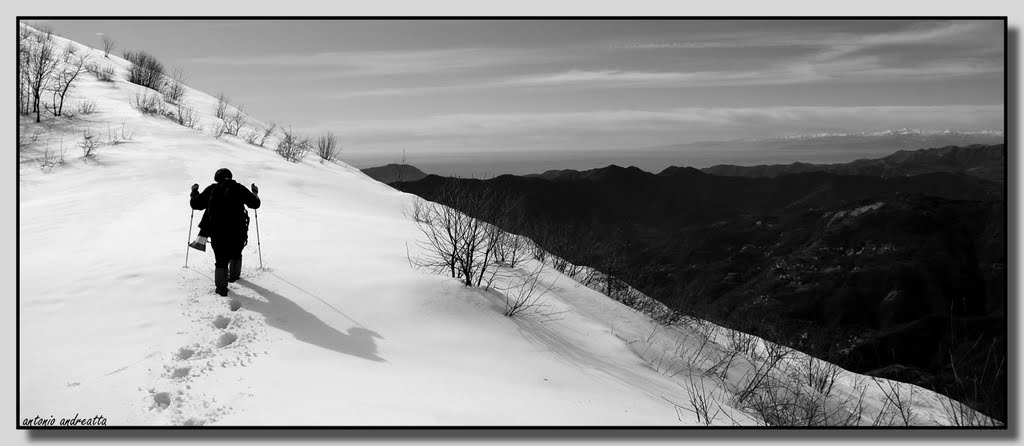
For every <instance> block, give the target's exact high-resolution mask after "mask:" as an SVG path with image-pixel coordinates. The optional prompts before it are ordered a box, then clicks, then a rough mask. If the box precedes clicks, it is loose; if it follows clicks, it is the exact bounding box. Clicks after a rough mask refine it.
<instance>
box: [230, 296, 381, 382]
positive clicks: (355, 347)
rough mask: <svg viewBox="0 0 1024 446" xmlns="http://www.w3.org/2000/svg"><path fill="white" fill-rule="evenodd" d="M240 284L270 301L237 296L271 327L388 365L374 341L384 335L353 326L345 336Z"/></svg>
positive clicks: (283, 302) (281, 298)
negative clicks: (379, 354)
mask: <svg viewBox="0 0 1024 446" xmlns="http://www.w3.org/2000/svg"><path fill="white" fill-rule="evenodd" d="M236 283H238V284H241V285H243V286H245V287H246V288H249V289H250V290H253V291H254V292H256V294H259V295H260V296H262V297H263V298H264V299H266V300H267V301H266V302H261V301H258V300H255V299H251V298H248V297H245V296H242V295H240V294H237V293H234V294H235V295H236V296H237V297H238V298H239V299H240V300H241V302H242V306H243V307H244V308H246V309H248V310H252V311H256V312H259V313H263V316H264V318H266V320H267V323H268V324H270V326H271V327H276V328H280V329H282V330H284V331H287V332H290V333H292V335H294V336H295V339H298V340H300V341H303V342H308V343H310V344H313V345H315V346H317V347H323V348H326V349H328V350H334V351H336V352H338V353H344V354H347V355H352V356H357V357H360V358H363V359H368V360H371V361H377V362H384V358H381V357H380V356H377V344H376V343H375V342H374V338H380V337H381V336H380V335H379V334H377V333H375V332H374V331H373V330H368V329H366V328H363V327H352V328H349V329H348V333H342V332H341V331H338V330H337V329H335V328H334V327H331V326H330V325H327V323H326V322H324V321H322V320H320V318H318V317H316V316H314V315H313V314H312V313H310V312H308V311H306V310H304V309H303V308H302V307H300V306H299V305H297V304H296V303H294V302H292V301H291V300H289V299H288V298H286V297H284V296H282V295H280V294H277V293H275V292H273V291H270V290H268V289H266V288H263V287H261V286H259V285H256V284H254V283H252V282H249V281H248V280H245V279H238V281H237V282H236Z"/></svg>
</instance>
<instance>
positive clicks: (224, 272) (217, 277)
mask: <svg viewBox="0 0 1024 446" xmlns="http://www.w3.org/2000/svg"><path fill="white" fill-rule="evenodd" d="M213 283H214V285H216V286H217V294H219V295H221V296H227V295H228V269H227V268H217V269H216V270H214V271H213Z"/></svg>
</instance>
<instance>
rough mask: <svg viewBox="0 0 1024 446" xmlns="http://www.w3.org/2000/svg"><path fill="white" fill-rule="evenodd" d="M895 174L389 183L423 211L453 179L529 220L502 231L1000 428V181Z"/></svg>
mask: <svg viewBox="0 0 1024 446" xmlns="http://www.w3.org/2000/svg"><path fill="white" fill-rule="evenodd" d="M996 147H998V148H995V147H992V148H983V147H974V148H968V149H965V150H960V149H959V148H943V149H934V151H923V152H922V153H914V152H911V153H905V152H898V153H896V154H894V155H892V156H890V157H886V159H888V161H887V162H886V163H888V164H886V165H890V166H891V165H900V166H904V167H903V169H904V172H911V171H913V169H912V168H911V167H909V166H910V165H912V164H913V165H918V166H923V165H938V164H941V163H942V161H937V160H942V159H946V160H958V161H956V162H958V163H961V164H971V163H973V164H974V165H978V166H981V165H987V166H988V167H991V168H995V167H996V166H995V165H991V164H986V162H987V161H985V160H987V159H988V155H985V154H989V155H991V156H992V157H993V158H997V155H996V154H995V152H996V151H998V152H999V157H998V159H1002V158H1001V153H1002V150H1003V149H1002V146H996ZM973 155H978V156H977V159H978V160H982V161H984V162H975V161H973V160H974V159H975V158H973ZM918 162H919V164H914V163H918ZM950 162H952V161H950ZM850 164H853V163H850ZM999 167H1000V169H999V170H1000V171H1001V167H1002V166H999ZM925 170H927V169H925ZM892 171H893V170H891V169H890V170H886V169H866V170H864V171H863V172H872V173H873V175H862V174H852V173H851V172H853V171H844V173H843V174H838V173H833V172H822V171H819V172H809V173H798V174H779V175H773V176H771V177H757V178H750V177H742V176H720V175H712V174H709V173H706V172H703V171H700V170H697V169H693V168H686V167H670V168H668V169H665V170H664V171H662V172H660V173H658V174H652V173H649V172H645V171H643V170H640V169H637V168H635V167H628V168H623V167H619V166H609V167H605V168H601V169H593V170H588V171H582V172H581V171H572V170H567V171H549V172H546V173H544V174H541V175H532V176H526V177H521V176H512V175H503V176H500V177H497V178H493V179H489V180H469V179H453V178H444V177H439V176H435V175H429V176H427V177H425V178H423V179H421V180H419V181H412V182H402V183H395V184H394V187H396V188H398V189H400V190H403V191H407V192H411V193H414V194H417V195H420V196H422V197H424V198H426V199H428V200H433V199H435V198H436V196H435V192H436V191H438V189H439V188H440V187H441V186H442V185H444V184H447V183H450V182H458V183H460V184H461V185H462V186H464V187H466V188H470V189H484V188H487V189H490V190H493V191H497V192H500V193H506V194H511V195H512V196H515V197H517V198H518V200H517V201H516V203H517V204H516V206H515V208H514V209H512V210H511V211H512V212H514V213H517V214H519V215H521V216H522V217H523V219H522V221H524V222H526V223H525V224H523V225H521V226H520V227H516V228H506V229H508V230H510V231H515V232H517V233H520V234H524V235H527V236H529V237H531V238H532V239H534V240H536V241H537V242H538V243H539V244H541V245H542V246H543V247H544V248H545V249H547V250H548V251H550V252H552V253H554V254H557V255H559V256H562V257H564V258H566V259H568V260H570V261H571V262H573V263H576V264H583V265H587V266H592V267H595V268H597V269H599V270H602V271H605V272H608V273H610V274H614V275H615V276H617V277H620V278H622V280H624V281H625V282H626V283H628V284H630V285H632V286H634V287H636V288H638V289H640V290H641V291H643V292H644V293H646V294H647V295H649V296H652V297H654V298H655V299H658V300H659V301H661V302H663V303H665V304H667V305H669V306H670V307H671V308H674V309H677V310H679V311H682V312H684V313H686V314H696V315H699V316H702V317H705V318H707V319H711V320H713V321H715V322H718V323H720V324H722V325H725V326H728V327H731V328H735V329H740V330H744V331H748V332H751V333H755V334H757V335H759V336H762V337H765V338H768V339H772V340H774V341H777V342H782V343H785V344H788V345H790V346H792V347H795V348H798V349H800V350H802V351H806V352H808V353H811V354H813V355H816V356H818V357H822V358H825V359H828V360H829V361H832V362H835V363H837V364H839V365H841V366H843V367H845V368H848V369H851V370H854V371H857V372H862V373H869V374H873V375H876V376H884V377H887V378H894V379H899V380H902V381H907V382H913V383H915V384H918V385H921V386H924V387H927V388H933V389H936V390H938V391H940V392H944V393H946V394H951V395H953V396H954V397H957V398H961V399H967V400H971V399H972V398H974V400H972V401H969V402H970V403H971V404H972V405H975V406H979V405H985V409H986V411H987V412H989V413H990V415H997V416H998V415H999V414H998V413H991V412H992V411H993V410H995V409H991V408H990V406H989V405H996V406H998V407H1002V403H1003V402H1005V400H997V401H991V399H992V398H997V399H998V398H1005V390H1006V387H1005V370H1006V369H1005V363H1001V360H1002V359H1003V358H1004V357H1003V356H1001V355H1003V354H1004V352H1005V346H1006V344H1005V333H1006V313H1005V311H1004V308H1005V304H1006V292H1007V288H1006V232H1005V230H1006V227H1005V222H1006V204H1005V198H1004V197H1003V185H1002V184H1000V183H997V182H992V181H987V180H984V179H981V178H979V177H977V176H973V175H969V174H967V172H965V171H964V170H956V171H957V172H959V173H948V172H929V173H924V174H920V175H911V174H909V173H907V174H901V175H889V174H887V173H891V172H892ZM993 352H994V353H993ZM953 365H955V366H956V373H954V372H953V368H952V366H953ZM955 376H959V377H961V381H962V379H963V377H964V376H970V377H972V378H971V379H977V380H978V382H981V381H985V382H996V383H998V387H999V391H998V392H996V393H997V394H1001V395H1002V397H998V396H996V397H992V396H988V395H987V394H986V395H987V396H985V397H984V398H982V397H980V396H978V395H974V396H970V395H967V396H965V395H959V394H957V393H958V392H959V390H957V385H956V384H955V383H956V378H955ZM1000 392H1001V393H1000ZM982 399H985V401H981V400H982Z"/></svg>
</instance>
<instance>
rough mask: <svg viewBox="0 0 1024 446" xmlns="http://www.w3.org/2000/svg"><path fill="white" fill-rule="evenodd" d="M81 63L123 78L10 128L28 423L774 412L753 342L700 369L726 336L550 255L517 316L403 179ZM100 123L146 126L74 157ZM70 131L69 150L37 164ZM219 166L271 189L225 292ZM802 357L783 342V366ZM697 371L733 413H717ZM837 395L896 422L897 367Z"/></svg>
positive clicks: (920, 407)
mask: <svg viewBox="0 0 1024 446" xmlns="http://www.w3.org/2000/svg"><path fill="white" fill-rule="evenodd" d="M55 40H56V41H57V42H58V45H60V46H63V45H64V42H65V41H64V39H61V38H58V37H55ZM82 51H94V50H89V49H87V48H85V47H82ZM92 57H93V60H94V61H96V62H99V63H101V64H110V65H112V66H115V67H116V70H117V76H116V80H115V81H114V82H102V81H99V80H97V79H96V78H95V77H94V76H92V75H90V74H84V75H83V78H82V79H81V81H80V83H79V84H78V88H77V89H75V90H74V91H73V93H72V95H73V98H72V99H71V103H72V104H74V103H76V102H77V101H81V100H87V99H88V100H95V101H96V104H97V110H96V112H94V113H92V114H83V115H79V116H77V117H75V118H74V119H64V118H53V117H46V118H44V122H43V123H42V124H38V125H37V124H35V123H31V122H28V121H29V119H25V117H22V123H21V124H20V126H21V132H22V134H23V135H27V134H31V133H33V132H35V131H36V129H42V130H45V132H44V133H42V134H41V135H40V136H39V138H38V139H37V140H36V141H35V142H34V143H29V144H26V145H25V146H23V147H21V148H20V155H19V158H20V159H21V163H20V166H19V178H18V184H19V191H20V199H19V203H18V205H19V242H20V247H19V252H18V258H19V261H20V269H19V280H20V282H19V286H20V289H19V316H20V327H19V335H20V341H19V347H20V356H19V358H18V359H19V365H18V367H19V371H20V382H19V390H20V399H19V401H18V408H19V411H20V414H19V415H20V418H21V419H33V417H36V416H39V417H40V418H41V419H50V417H53V419H55V420H56V422H57V423H59V422H60V419H61V418H70V417H73V416H75V415H76V414H77V416H78V417H79V418H92V417H94V416H102V417H104V418H105V420H106V422H107V424H108V425H188V424H206V425H308V426H312V425H316V426H352V425H358V426H367V425H429V426H434V425H445V426H456V425H602V426H620V425H662V426H677V425H692V424H707V423H710V424H714V425H731V424H742V425H758V424H765V422H766V421H765V420H764V419H763V417H760V416H758V415H757V413H756V411H755V410H752V409H751V408H750V404H749V401H750V399H749V398H746V399H742V398H739V397H738V395H740V394H741V393H742V390H743V388H744V387H745V383H749V382H750V379H751V377H752V376H755V375H756V374H754V373H753V372H754V371H755V370H756V369H757V368H758V364H761V362H763V361H761V360H760V359H758V358H763V356H765V355H764V344H763V343H760V341H757V345H758V346H757V347H756V348H754V349H752V350H750V351H749V352H747V353H744V354H741V355H737V356H736V358H735V361H732V360H730V364H729V366H727V367H726V368H725V372H724V373H723V372H721V370H722V369H721V367H719V368H718V369H715V371H709V370H710V369H711V368H712V367H711V366H712V365H713V363H714V362H715V361H716V360H717V359H721V358H723V357H726V356H727V354H726V353H727V351H728V350H729V345H731V344H730V343H731V342H733V341H731V340H730V339H732V338H734V337H735V336H733V337H730V335H729V332H728V331H726V330H715V329H711V330H709V329H708V327H709V325H708V324H702V323H691V324H684V325H679V326H675V327H662V326H659V325H658V324H656V323H654V322H653V321H652V320H651V319H650V318H649V317H647V316H646V315H644V314H642V313H640V312H637V311H634V310H632V309H630V308H629V307H626V306H625V305H623V304H621V303H619V302H616V301H614V300H612V299H609V298H608V297H606V296H604V295H602V294H600V293H598V292H596V291H593V290H591V289H589V288H587V287H585V286H581V285H580V284H579V283H578V282H577V281H575V280H574V279H573V278H570V277H566V276H564V275H562V274H559V273H557V272H555V271H553V270H549V271H547V272H546V273H545V274H544V276H543V282H544V286H545V287H546V286H548V285H552V284H553V286H552V288H551V292H550V293H549V294H548V295H547V296H546V298H547V301H546V303H547V304H548V305H550V307H547V308H546V310H545V311H546V312H547V314H548V315H557V317H542V316H537V315H533V316H530V315H524V316H519V317H514V318H509V317H505V316H503V315H502V310H503V302H502V301H501V298H500V297H499V296H498V295H497V294H496V293H495V292H493V291H489V290H483V289H476V288H467V287H465V286H463V285H461V284H460V283H459V282H458V281H457V280H454V279H451V278H446V277H443V276H437V275H431V274H427V273H425V272H422V271H418V270H416V269H414V268H411V267H410V263H409V261H408V258H407V249H408V250H410V251H409V252H410V253H411V254H412V255H414V256H415V255H416V250H417V249H418V248H417V247H416V244H415V241H416V240H417V238H418V237H419V232H418V231H417V229H416V227H415V225H414V224H413V223H412V221H410V220H409V219H408V218H407V217H405V216H404V215H403V210H404V209H406V208H408V207H409V206H410V205H411V203H412V200H413V198H414V197H413V196H411V195H407V194H404V193H401V192H398V191H396V190H394V189H391V188H389V187H388V186H386V185H384V184H381V183H378V182H376V181H374V180H372V179H370V178H369V177H367V176H365V175H363V174H362V173H361V172H359V171H358V170H357V169H355V168H352V167H350V166H348V165H346V164H344V163H341V162H338V163H321V162H320V161H319V159H318V158H317V157H316V156H315V155H314V156H311V157H309V158H307V159H306V160H304V161H302V162H300V163H290V162H287V161H285V160H284V159H282V158H281V157H280V156H278V155H277V154H276V153H275V152H274V151H273V150H272V149H271V147H274V146H275V145H276V143H277V141H276V139H272V140H271V141H268V142H267V144H266V147H265V148H262V147H258V146H255V145H251V144H247V143H246V142H244V141H243V140H241V139H240V138H237V137H231V136H225V137H222V138H220V139H216V138H214V137H212V136H210V135H209V134H207V133H204V132H201V131H197V130H194V129H190V128H186V127H183V126H180V125H178V124H176V123H175V122H173V121H171V120H169V119H168V118H166V117H161V116H144V115H142V114H141V113H139V112H138V111H137V110H135V109H133V108H132V107H131V106H130V105H129V97H130V96H131V95H132V94H133V92H135V91H137V90H138V89H139V88H140V87H138V86H136V85H133V84H130V83H127V82H125V81H124V80H123V79H124V73H125V69H126V66H127V62H125V61H123V60H121V59H119V58H116V57H114V56H113V55H111V57H110V59H104V58H103V56H102V54H101V53H100V52H98V51H94V55H93V56H92ZM185 102H187V103H189V104H191V105H192V106H194V107H196V109H197V110H198V111H199V112H200V113H202V124H203V127H204V128H207V129H208V128H210V126H211V123H213V122H214V121H215V118H213V117H212V114H213V112H214V109H215V107H216V100H215V99H214V98H212V97H210V96H209V95H206V94H204V93H201V92H198V91H192V90H190V91H189V92H188V95H187V97H186V99H185ZM253 125H259V124H258V123H257V122H256V121H254V120H250V124H249V127H252V126H253ZM108 126H109V129H110V131H111V132H114V131H120V129H121V128H122V126H123V127H124V128H126V129H130V130H132V131H133V132H134V137H133V138H132V139H131V140H130V141H126V142H123V143H121V144H117V145H109V144H108V145H103V146H101V147H100V148H99V149H97V151H96V155H95V156H94V157H93V158H91V159H84V158H83V157H82V152H81V149H79V148H78V146H77V145H76V144H78V142H79V141H81V140H82V133H81V132H82V131H83V130H84V129H92V130H93V131H95V132H97V133H98V134H99V135H100V138H101V139H103V140H105V141H106V140H107V136H106V135H107V134H108ZM129 133H131V132H129ZM242 133H244V131H243V132H242ZM240 134H241V133H240ZM62 135H63V138H64V139H63V146H64V147H65V149H66V153H65V155H64V158H65V161H66V162H65V163H64V164H60V165H56V166H52V167H45V168H44V167H41V166H40V164H39V159H40V157H42V156H43V155H44V154H45V153H46V149H47V148H49V152H50V154H51V155H52V154H53V153H59V152H60V147H59V146H60V144H61V141H60V140H61V137H62ZM221 167H227V168H229V169H231V171H232V172H234V176H235V179H236V180H238V181H239V182H241V183H243V184H246V185H248V184H250V183H256V184H258V185H259V186H260V197H261V198H262V200H263V206H262V207H261V208H260V209H259V211H257V212H258V213H257V212H253V211H250V216H251V217H253V222H252V224H251V226H250V243H249V245H248V247H246V248H245V251H244V256H245V258H244V267H243V273H242V280H240V281H238V282H236V283H234V284H231V285H230V290H231V291H230V295H229V296H228V297H227V298H224V297H220V296H217V295H215V294H214V293H213V279H212V277H213V254H212V252H211V251H207V252H206V253H200V252H198V251H191V252H188V253H187V255H188V267H187V268H186V267H184V264H185V258H186V252H187V251H188V250H187V248H186V243H187V242H188V241H189V240H188V236H189V232H190V224H191V225H192V230H191V232H192V236H193V237H194V236H195V233H196V231H197V229H196V228H195V225H197V224H198V222H199V218H200V217H201V215H196V216H195V219H194V220H192V213H191V211H190V209H189V207H188V204H187V203H188V196H189V186H190V185H191V184H192V183H199V184H200V185H201V186H204V187H205V186H206V185H207V184H209V183H211V182H212V177H213V172H214V171H215V170H216V169H218V168H221ZM196 214H200V213H198V212H197V213H196ZM257 225H258V230H259V242H257V233H256V232H257ZM260 257H262V264H263V267H262V268H260ZM530 263H531V264H527V265H526V266H524V267H523V268H524V269H521V270H519V271H513V272H510V274H513V275H514V274H522V273H523V272H524V271H525V270H526V269H530V268H532V267H533V266H536V261H531V262H530ZM702 336H703V338H702ZM701 339H706V340H707V341H706V342H703V341H701ZM701 345H704V348H703V349H701V350H700V351H699V350H698V347H700V346H701ZM688 358H692V359H688ZM806 361H807V360H806V358H802V357H800V356H799V354H798V353H793V354H792V356H791V357H790V359H787V360H786V361H785V364H792V365H793V366H794V367H797V366H798V365H799V364H801V363H803V362H806ZM779 370H783V368H782V367H781V366H780V367H779ZM779 373H782V372H779ZM780 376H781V375H780ZM858 383H859V385H858ZM695 385H696V387H695ZM900 388H902V389H905V391H906V392H910V390H912V391H913V394H912V395H913V398H914V399H913V402H914V404H913V409H914V413H913V415H914V418H913V423H914V424H934V423H940V424H948V420H947V419H946V415H945V411H943V409H942V405H941V404H940V401H945V399H944V398H942V397H941V396H938V395H936V394H934V393H932V392H929V391H927V390H924V389H920V388H913V387H912V386H906V385H900ZM695 389H701V392H700V394H703V395H710V397H711V398H713V399H714V401H713V402H714V403H715V404H717V405H718V407H720V410H717V411H714V410H713V411H712V416H711V419H710V420H707V423H705V421H703V420H701V418H699V417H698V416H697V412H699V411H698V410H695V406H694V404H693V403H691V401H692V400H693V396H694V395H695ZM836 389H837V390H836V391H835V395H837V397H835V398H833V400H828V401H830V402H829V403H827V404H826V405H828V404H832V405H834V401H838V400H837V399H836V398H838V396H842V395H852V394H854V393H856V392H857V391H858V389H859V391H861V392H863V393H862V394H861V395H863V397H862V398H858V399H857V400H858V401H861V402H862V404H861V406H862V407H863V411H862V413H860V414H859V416H858V417H857V423H861V424H871V423H872V422H873V421H874V420H875V419H879V418H884V417H885V416H886V415H884V414H883V416H882V417H879V412H880V411H881V412H884V407H883V406H885V396H884V394H885V391H884V390H882V389H888V387H886V384H882V383H881V382H880V383H879V384H875V383H874V382H873V381H870V380H869V379H867V378H866V377H861V376H857V375H854V374H851V373H847V372H845V371H840V372H839V375H838V379H837V383H836ZM811 393H813V392H811ZM909 394H910V393H904V394H903V395H904V396H906V395H909ZM741 400H743V401H741ZM888 410H889V412H887V413H888V414H889V415H892V411H891V408H890V409H888ZM714 413H717V415H714ZM768 422H771V421H770V420H769V421H768ZM897 424H898V423H897Z"/></svg>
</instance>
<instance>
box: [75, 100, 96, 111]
mask: <svg viewBox="0 0 1024 446" xmlns="http://www.w3.org/2000/svg"><path fill="white" fill-rule="evenodd" d="M95 112H96V100H95V99H86V100H83V101H79V102H78V113H80V114H83V115H89V114H93V113H95Z"/></svg>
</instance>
